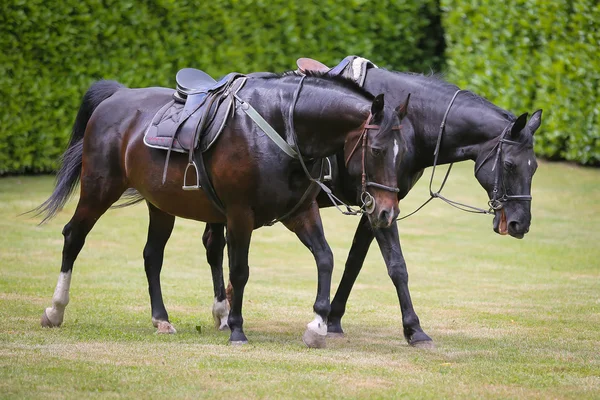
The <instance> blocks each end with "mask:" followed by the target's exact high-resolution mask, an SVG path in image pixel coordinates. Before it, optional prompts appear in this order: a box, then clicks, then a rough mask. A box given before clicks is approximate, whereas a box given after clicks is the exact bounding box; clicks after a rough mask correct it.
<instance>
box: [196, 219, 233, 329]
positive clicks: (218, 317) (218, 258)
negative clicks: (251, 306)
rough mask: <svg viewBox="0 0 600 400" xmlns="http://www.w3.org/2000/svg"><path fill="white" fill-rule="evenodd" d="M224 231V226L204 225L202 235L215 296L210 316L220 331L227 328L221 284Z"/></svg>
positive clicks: (224, 300)
mask: <svg viewBox="0 0 600 400" xmlns="http://www.w3.org/2000/svg"><path fill="white" fill-rule="evenodd" d="M224 230H225V225H223V224H206V228H205V229H204V235H202V243H203V244H204V247H205V248H206V260H207V261H208V264H209V265H210V271H211V273H212V280H213V291H214V294H215V299H214V302H213V308H212V315H213V319H214V321H215V327H216V328H217V329H219V330H221V331H223V330H225V329H228V328H229V325H227V318H228V317H229V302H228V301H227V298H226V297H225V284H224V283H223V250H224V249H225V236H224Z"/></svg>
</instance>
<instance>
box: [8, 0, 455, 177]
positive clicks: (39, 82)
mask: <svg viewBox="0 0 600 400" xmlns="http://www.w3.org/2000/svg"><path fill="white" fill-rule="evenodd" d="M438 3H439V2H438V1H434V0H421V1H393V0H380V1H377V2H370V1H366V0H345V1H336V0H318V1H317V0H313V1H310V0H303V1H298V0H296V1H289V0H257V1H250V0H211V1H200V2H197V1H182V0H156V1H137V2H135V1H127V0H124V1H114V0H104V1H100V0H61V1H56V0H54V1H52V0H49V1H48V0H45V1H41V0H3V1H2V2H1V4H0V10H1V13H0V58H1V61H0V96H1V98H2V107H0V174H6V173H20V172H48V171H52V170H53V169H54V168H55V166H56V164H55V162H56V159H57V158H58V156H59V155H60V154H61V152H62V151H63V149H64V146H65V145H66V143H67V140H68V135H69V131H70V128H71V125H72V123H73V120H74V118H75V114H76V112H77V108H78V105H79V102H80V100H81V97H82V96H83V93H84V92H85V90H86V89H87V88H88V87H89V85H90V84H91V83H92V82H93V81H94V80H97V79H100V78H105V79H114V80H118V81H120V82H122V83H124V84H126V85H128V86H132V87H142V86H168V87H171V86H173V84H174V76H175V73H176V72H177V70H178V69H179V68H183V67H190V66H192V67H196V68H201V69H203V70H205V71H206V72H208V73H210V74H213V75H215V76H218V75H222V74H225V73H227V72H230V71H238V72H252V71H264V70H269V71H284V70H289V69H292V68H293V66H294V65H295V60H296V58H297V57H301V56H310V57H314V58H317V59H321V60H322V61H324V62H327V63H331V64H333V63H335V62H336V61H339V60H340V59H341V58H343V57H344V56H346V55H348V54H360V55H364V56H366V57H369V58H372V59H373V60H374V61H376V62H378V63H379V64H381V65H382V66H387V67H391V68H394V69H400V70H403V69H412V70H417V71H426V70H429V69H430V68H439V66H440V63H441V60H442V58H441V57H440V56H439V54H440V52H439V49H440V46H443V37H442V34H441V28H440V25H439V18H440V17H439V6H438ZM436 54H438V55H436Z"/></svg>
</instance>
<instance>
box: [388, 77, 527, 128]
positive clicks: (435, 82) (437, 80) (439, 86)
mask: <svg viewBox="0 0 600 400" xmlns="http://www.w3.org/2000/svg"><path fill="white" fill-rule="evenodd" d="M381 69H383V70H385V71H388V72H391V73H393V74H395V75H400V76H405V77H410V78H411V79H412V80H415V81H416V82H417V83H418V84H420V85H421V86H422V87H423V89H424V90H431V89H436V90H437V91H438V92H440V93H443V94H444V96H447V95H452V93H454V92H456V91H457V90H459V89H460V88H459V87H458V86H457V85H455V84H453V83H450V82H448V81H446V77H445V75H444V74H443V73H441V72H435V71H431V72H430V73H429V74H422V73H418V72H400V71H393V70H386V69H385V68H381ZM460 96H461V97H463V96H466V97H467V98H468V99H471V100H472V101H473V102H477V103H479V104H481V105H483V106H485V107H487V108H490V109H492V110H494V111H496V112H497V113H498V114H500V115H501V116H502V117H504V118H505V119H507V120H509V121H514V120H515V119H516V118H517V117H516V116H515V115H514V114H513V113H511V112H510V111H507V110H505V109H503V108H501V107H498V106H497V105H495V104H494V103H492V102H491V101H489V100H488V99H486V98H485V97H483V96H480V95H478V94H476V93H473V92H472V91H470V90H465V91H464V92H462V93H461V94H460Z"/></svg>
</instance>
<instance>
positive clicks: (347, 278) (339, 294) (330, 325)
mask: <svg viewBox="0 0 600 400" xmlns="http://www.w3.org/2000/svg"><path fill="white" fill-rule="evenodd" d="M371 242H373V230H372V229H371V223H370V222H369V218H368V217H367V216H366V215H363V216H362V218H361V219H360V222H359V224H358V227H357V228H356V233H355V234H354V239H353V240H352V247H351V248H350V252H349V253H348V259H347V260H346V266H345V269H344V274H343V275H342V280H341V281H340V284H339V286H338V288H337V291H336V293H335V297H334V298H333V301H332V302H331V313H330V314H329V319H328V321H327V331H328V333H329V336H330V337H341V336H343V335H344V330H343V329H342V317H343V316H344V313H345V312H346V303H347V302H348V297H349V296H350V292H351V291H352V286H354V282H356V278H357V277H358V274H359V273H360V270H361V268H362V266H363V263H364V261H365V257H366V256H367V252H368V251H369V246H371Z"/></svg>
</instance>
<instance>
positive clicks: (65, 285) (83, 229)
mask: <svg viewBox="0 0 600 400" xmlns="http://www.w3.org/2000/svg"><path fill="white" fill-rule="evenodd" d="M90 181H93V182H100V180H95V181H94V180H90ZM85 186H86V184H85V181H84V182H82V189H81V198H80V199H79V202H78V203H77V208H76V210H75V214H74V215H73V217H72V218H71V220H70V221H69V223H68V224H66V225H65V227H64V228H63V231H62V234H63V236H64V237H65V241H64V245H63V252H62V265H61V268H60V275H59V276H58V283H57V284H56V289H55V291H54V296H52V307H48V308H46V310H45V311H44V313H43V314H42V320H41V324H42V326H44V327H55V326H60V325H61V324H62V322H63V318H64V314H65V308H66V306H67V304H68V303H69V289H70V287H71V272H72V270H73V264H74V263H75V259H76V258H77V256H78V255H79V252H80V251H81V248H82V247H83V245H84V243H85V238H86V236H87V234H88V233H89V232H90V231H91V230H92V228H93V227H94V225H95V224H96V221H98V219H99V218H100V217H101V216H102V214H104V213H105V212H106V210H108V208H109V207H110V206H111V205H112V204H113V203H114V202H115V201H117V200H118V199H119V197H121V194H122V193H123V191H124V188H122V189H121V188H120V187H113V188H110V187H106V186H96V185H94V186H95V188H96V189H98V190H84V188H85ZM86 189H87V188H86Z"/></svg>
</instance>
